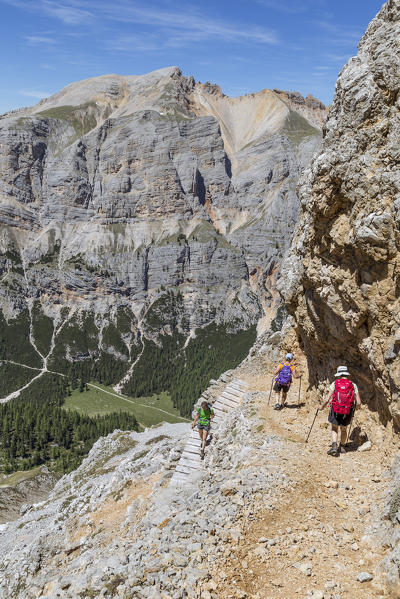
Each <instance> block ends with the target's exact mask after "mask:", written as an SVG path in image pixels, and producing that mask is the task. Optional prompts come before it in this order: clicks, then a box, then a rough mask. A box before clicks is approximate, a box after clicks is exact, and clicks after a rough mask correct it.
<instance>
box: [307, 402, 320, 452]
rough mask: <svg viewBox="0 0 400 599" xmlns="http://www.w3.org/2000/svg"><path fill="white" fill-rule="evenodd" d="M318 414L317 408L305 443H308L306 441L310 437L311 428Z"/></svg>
mask: <svg viewBox="0 0 400 599" xmlns="http://www.w3.org/2000/svg"><path fill="white" fill-rule="evenodd" d="M318 412H319V408H317V411H316V412H315V416H314V420H313V421H312V425H311V427H310V430H309V431H308V435H307V439H306V443H307V441H308V439H309V436H310V434H311V431H312V427H313V426H314V422H315V419H316V417H317V416H318Z"/></svg>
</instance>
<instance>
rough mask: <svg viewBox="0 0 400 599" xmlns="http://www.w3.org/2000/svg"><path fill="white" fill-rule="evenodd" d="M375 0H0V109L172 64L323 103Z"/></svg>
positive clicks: (234, 87)
mask: <svg viewBox="0 0 400 599" xmlns="http://www.w3.org/2000/svg"><path fill="white" fill-rule="evenodd" d="M382 4H383V2H382V0H346V1H344V0H230V1H229V0H212V1H211V0H202V1H201V2H200V1H199V0H193V1H190V0H188V1H187V2H184V1H183V0H175V1H174V0H171V1H164V0H138V1H137V2H136V1H133V0H113V1H112V2H111V1H105V0H79V1H78V0H0V11H1V13H0V56H1V57H2V58H1V79H0V91H1V94H0V113H1V112H5V111H6V110H10V109H12V108H17V107H19V106H30V105H32V104H35V103H36V102H37V101H38V100H39V99H40V98H41V97H45V96H48V95H50V94H52V93H55V92H56V91H58V90H60V89H61V88H62V87H64V86H65V85H67V84H68V83H71V82H73V81H77V80H79V79H86V78H88V77H94V76H96V75H103V74H106V73H117V74H120V75H140V74H143V73H147V72H149V71H153V70H155V69H158V68H161V67H165V66H170V65H177V66H179V67H180V68H181V69H182V71H183V73H184V74H185V75H193V76H194V77H195V79H196V80H200V81H203V82H205V81H210V82H212V83H218V84H219V85H221V87H222V90H223V91H224V92H225V93H226V94H228V95H233V96H237V95H241V94H244V93H251V92H255V91H258V90H260V89H263V88H265V87H267V88H275V87H277V88H280V89H286V90H298V91H300V92H301V93H302V94H303V95H306V94H308V93H312V94H313V95H315V96H316V97H317V98H319V99H321V100H322V101H323V102H325V103H326V104H328V103H329V102H330V101H331V99H332V96H333V92H334V86H335V81H336V78H337V75H338V73H339V72H340V70H341V68H342V67H343V65H344V64H345V62H346V61H347V59H348V58H349V57H350V56H353V55H354V54H356V52H357V44H358V41H359V39H360V37H361V36H362V35H363V33H364V32H365V29H366V27H367V25H368V23H369V22H370V20H371V19H372V18H373V17H374V16H375V15H376V13H377V12H378V11H379V10H380V8H381V6H382Z"/></svg>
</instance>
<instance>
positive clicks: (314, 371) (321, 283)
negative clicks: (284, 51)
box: [280, 0, 400, 427]
mask: <svg viewBox="0 0 400 599" xmlns="http://www.w3.org/2000/svg"><path fill="white" fill-rule="evenodd" d="M399 40H400V4H399V2H397V1H394V0H389V1H388V2H387V3H386V4H385V5H384V6H383V8H382V10H381V12H380V13H379V14H378V16H377V17H376V18H375V19H374V20H373V21H372V23H371V24H370V26H369V28H368V30H367V32H366V34H365V36H364V37H363V39H362V40H361V42H360V46H359V52H358V55H357V56H356V57H355V58H352V59H351V60H350V61H349V62H348V64H347V65H346V66H345V68H344V69H343V71H342V72H341V74H340V76H339V79H338V82H337V85H336V93H335V97H334V101H333V104H332V106H331V108H330V110H329V117H328V120H327V123H326V126H325V134H324V142H323V148H322V151H321V153H320V155H319V156H318V157H316V158H315V160H314V161H313V162H312V166H311V169H310V171H309V172H308V174H307V176H306V177H305V178H304V179H303V182H302V185H301V188H300V200H301V213H300V218H299V223H298V226H297V230H296V234H295V238H294V241H293V244H292V247H291V252H290V254H289V256H288V258H287V260H286V264H285V267H284V273H283V276H282V278H281V282H280V289H281V293H282V294H283V296H284V298H285V300H286V302H287V304H288V308H289V311H290V313H291V314H292V315H293V316H294V318H295V323H296V329H297V332H298V336H299V339H300V342H301V343H302V345H303V347H304V349H305V352H306V354H307V356H308V359H309V366H310V373H311V376H312V380H313V382H314V384H315V385H318V383H321V382H322V381H324V380H326V379H327V378H330V379H332V375H333V373H334V372H335V370H336V367H337V366H338V365H339V364H347V365H348V366H349V367H350V371H351V373H352V375H353V377H354V380H356V381H357V382H358V383H359V384H360V387H361V394H362V397H363V399H364V401H366V402H368V404H369V406H370V407H371V408H372V409H374V410H378V411H379V413H380V416H381V417H382V419H383V420H384V421H387V420H388V419H390V418H391V417H392V418H393V419H394V422H395V424H396V426H397V427H398V426H399V425H400V403H399V399H400V395H399V392H400V383H399V381H400V355H399V349H400V328H399V325H400V317H399V296H400V287H399V284H400V278H399V277H400V233H399V231H400V219H399V215H400V212H399V209H400V170H399V159H400V113H399V108H400V105H399V81H400V45H399Z"/></svg>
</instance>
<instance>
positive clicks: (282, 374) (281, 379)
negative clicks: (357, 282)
mask: <svg viewBox="0 0 400 599" xmlns="http://www.w3.org/2000/svg"><path fill="white" fill-rule="evenodd" d="M276 382H277V383H279V385H290V383H291V382H292V368H291V366H290V365H287V364H283V363H282V368H281V370H280V371H279V374H278V376H277V377H276Z"/></svg>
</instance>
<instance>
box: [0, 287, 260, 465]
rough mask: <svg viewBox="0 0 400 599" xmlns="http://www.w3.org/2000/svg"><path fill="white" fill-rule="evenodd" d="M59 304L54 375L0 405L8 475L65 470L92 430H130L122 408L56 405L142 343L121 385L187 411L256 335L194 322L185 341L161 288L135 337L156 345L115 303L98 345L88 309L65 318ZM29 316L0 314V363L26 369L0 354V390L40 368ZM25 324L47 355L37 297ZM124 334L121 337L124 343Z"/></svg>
mask: <svg viewBox="0 0 400 599" xmlns="http://www.w3.org/2000/svg"><path fill="white" fill-rule="evenodd" d="M63 310H64V311H65V312H64V314H63V318H64V319H65V322H64V324H63V326H62V327H59V330H58V331H57V334H56V339H55V346H54V350H53V352H52V354H51V356H50V357H49V360H48V368H49V370H53V371H55V373H50V372H47V373H45V374H43V375H42V376H40V377H39V378H38V379H37V380H35V381H34V382H33V383H32V384H30V385H29V386H28V388H27V389H25V390H23V391H22V392H21V394H20V395H19V396H18V398H16V399H13V400H12V401H11V402H8V403H4V404H0V432H1V439H0V471H1V470H3V472H6V473H11V472H14V471H15V470H23V469H30V468H33V467H35V466H38V465H40V464H47V465H48V466H49V467H50V468H51V469H53V470H56V471H58V472H62V473H64V472H69V471H71V470H73V469H74V468H76V467H77V466H78V465H79V464H80V462H81V461H82V459H83V457H85V456H86V455H87V453H88V451H89V450H90V448H91V447H92V445H93V443H94V442H95V441H96V440H97V439H98V438H99V437H101V436H103V435H106V434H108V433H109V432H112V431H113V430H114V429H116V428H117V429H122V430H138V422H137V420H136V417H135V415H134V414H132V412H131V411H130V413H128V412H127V411H118V412H115V413H112V414H103V415H88V414H85V413H83V412H81V413H80V412H79V411H77V410H75V411H74V410H65V409H64V407H63V406H64V404H65V399H66V398H67V397H68V396H69V395H70V394H71V392H72V391H73V390H79V391H82V392H83V391H84V389H85V388H86V382H89V381H94V382H97V383H100V384H103V385H113V384H115V383H116V382H117V381H119V380H121V379H122V377H123V376H124V374H125V373H126V371H127V369H128V368H129V364H130V363H132V362H133V361H134V360H135V358H136V357H137V356H138V355H139V352H140V351H141V350H142V348H143V353H142V355H141V357H140V359H139V361H138V363H137V364H136V366H135V369H134V372H133V376H132V377H131V379H130V380H129V382H128V383H127V384H126V385H125V388H124V390H123V391H124V393H125V394H126V395H127V396H129V397H132V398H142V397H149V396H152V395H155V394H160V393H162V392H168V393H169V395H170V397H171V399H172V403H173V405H174V407H175V408H176V409H177V410H178V411H179V413H180V414H181V415H182V416H184V417H187V416H190V414H191V411H192V408H193V405H194V403H195V402H196V400H197V399H198V397H199V396H200V395H201V393H202V392H203V391H204V390H205V389H206V388H207V386H208V384H209V381H210V379H211V378H218V377H219V375H220V374H221V373H222V372H224V371H225V370H228V369H230V368H234V367H236V366H237V365H238V364H239V363H240V362H241V361H242V360H243V359H244V358H245V357H246V355H247V353H248V350H249V349H250V347H251V346H252V344H253V343H254V340H255V338H256V327H255V326H253V327H251V328H250V329H248V330H246V331H243V330H241V331H238V332H230V331H229V330H228V328H227V326H226V325H216V324H210V325H209V326H207V327H204V328H199V329H197V330H196V331H195V336H194V337H193V338H191V339H190V341H189V343H188V344H187V345H186V347H185V341H186V339H187V335H188V333H189V329H188V325H189V322H188V320H187V317H186V316H185V308H184V303H183V296H182V294H181V293H180V292H179V291H178V292H177V293H173V292H172V291H168V292H166V293H164V294H162V295H161V296H160V298H159V299H158V300H157V301H155V302H154V304H153V305H152V306H151V308H150V309H149V311H148V313H147V319H146V323H145V326H146V330H145V335H146V333H147V335H148V336H150V335H151V336H156V335H157V334H158V338H157V343H156V342H154V341H152V340H150V339H148V338H147V336H144V337H142V338H140V334H139V333H138V332H137V328H136V324H137V322H136V319H135V317H134V315H133V314H132V313H131V312H130V311H129V310H128V309H120V310H119V311H118V313H117V317H116V319H115V323H114V324H113V323H112V322H110V323H109V324H108V325H107V326H106V327H104V329H103V330H102V343H101V346H100V337H99V335H100V333H99V328H98V326H97V325H96V322H95V316H94V314H92V313H87V312H86V313H85V312H81V313H79V314H77V315H71V317H70V318H69V317H68V312H69V310H68V309H67V308H63ZM29 322H30V315H29V313H28V310H25V311H23V312H21V313H20V314H19V316H18V317H17V318H15V319H12V320H9V321H8V322H6V320H5V319H4V317H3V316H2V315H1V313H0V361H1V360H11V361H15V362H17V363H20V364H23V365H25V366H30V367H31V368H33V370H32V369H28V368H25V367H23V366H21V365H18V364H11V363H9V362H2V363H1V365H0V366H1V367H0V397H6V396H7V395H8V394H9V393H11V392H12V391H15V390H17V389H20V388H21V387H22V386H23V385H25V384H26V383H27V382H29V381H30V380H32V379H33V378H34V377H35V376H37V374H38V373H39V370H40V368H42V359H41V357H40V356H39V354H38V353H37V352H36V350H35V348H34V347H33V345H32V344H31V343H30V340H29V326H30V325H29ZM160 331H162V332H161V333H160ZM166 331H168V332H170V333H171V334H167V333H166ZM32 332H33V335H34V338H35V342H36V346H37V347H38V348H39V350H40V351H41V352H42V353H43V355H45V354H47V353H48V352H49V350H50V347H51V340H52V336H53V334H54V329H53V322H52V320H51V319H50V318H49V317H47V316H46V315H45V314H43V311H42V309H41V306H40V303H39V302H37V303H35V305H34V307H33V310H32ZM126 339H130V341H129V346H130V350H128V347H127V345H126ZM35 369H36V370H35ZM57 373H62V375H63V376H62V375H60V374H57ZM160 418H161V416H160Z"/></svg>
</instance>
